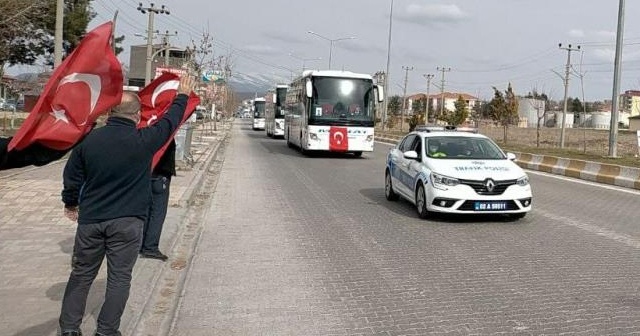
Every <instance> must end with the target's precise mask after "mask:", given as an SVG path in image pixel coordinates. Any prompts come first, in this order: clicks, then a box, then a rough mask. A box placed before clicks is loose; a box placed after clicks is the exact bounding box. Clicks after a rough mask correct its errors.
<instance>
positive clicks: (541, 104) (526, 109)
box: [518, 98, 545, 128]
mask: <svg viewBox="0 0 640 336" xmlns="http://www.w3.org/2000/svg"><path fill="white" fill-rule="evenodd" d="M544 110H545V101H544V100H541V99H534V98H519V99H518V116H519V117H520V124H524V123H523V122H522V118H525V119H526V120H527V121H526V125H527V126H526V127H532V128H536V127H538V113H540V117H543V116H544ZM544 120H545V118H544V117H543V118H542V119H540V126H541V127H542V126H543V125H544Z"/></svg>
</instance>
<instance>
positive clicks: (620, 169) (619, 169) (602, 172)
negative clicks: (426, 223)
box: [376, 133, 640, 189]
mask: <svg viewBox="0 0 640 336" xmlns="http://www.w3.org/2000/svg"><path fill="white" fill-rule="evenodd" d="M400 139H402V136H397V135H391V134H384V133H383V134H376V141H380V142H384V143H388V144H396V143H397V142H398V141H399V140H400ZM514 154H516V163H517V164H518V165H520V166H521V167H522V168H526V169H531V170H537V171H542V172H546V173H550V174H556V175H563V176H568V177H574V178H578V179H582V180H587V181H593V182H599V183H604V184H610V185H616V186H619V187H626V188H632V189H640V168H634V167H627V166H619V165H612V164H606V163H600V162H594V161H585V160H575V159H567V158H562V157H557V156H550V155H539V154H530V153H518V152H516V153H514Z"/></svg>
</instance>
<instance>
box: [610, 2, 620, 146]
mask: <svg viewBox="0 0 640 336" xmlns="http://www.w3.org/2000/svg"><path fill="white" fill-rule="evenodd" d="M623 35H624V0H620V3H619V4H618V31H617V33H616V56H615V61H614V66H613V94H612V96H611V126H610V127H609V156H610V157H617V156H618V109H619V105H620V102H619V97H620V94H619V93H618V91H619V90H620V89H619V88H620V73H621V71H622V69H621V68H622V42H623V40H622V37H623Z"/></svg>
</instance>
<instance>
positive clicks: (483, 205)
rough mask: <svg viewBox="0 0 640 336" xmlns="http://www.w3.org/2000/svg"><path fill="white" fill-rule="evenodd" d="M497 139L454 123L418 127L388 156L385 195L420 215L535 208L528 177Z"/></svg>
mask: <svg viewBox="0 0 640 336" xmlns="http://www.w3.org/2000/svg"><path fill="white" fill-rule="evenodd" d="M514 160H515V155H514V154H513V153H506V154H505V153H504V152H503V151H502V150H501V149H500V147H498V145H496V143H495V142H493V141H492V140H491V139H489V138H488V137H486V136H484V135H481V134H477V133H475V132H466V131H463V130H462V129H456V128H454V127H442V126H439V127H438V126H434V127H426V126H423V127H422V128H418V131H414V132H412V133H409V134H408V135H407V136H405V137H404V138H403V139H402V140H401V141H400V142H399V143H398V144H397V145H396V146H395V147H394V148H392V149H391V150H390V151H389V154H388V155H387V167H386V169H385V196H386V198H387V199H388V200H390V201H395V200H397V199H398V197H403V198H406V199H407V200H409V201H410V202H411V203H413V204H415V206H416V208H417V210H418V214H419V215H420V217H421V218H428V217H429V215H430V213H432V212H444V213H455V214H477V213H483V214H508V215H509V216H511V217H513V218H515V219H519V218H522V217H524V216H525V215H526V214H527V212H529V211H530V210H531V198H532V193H531V186H530V185H529V177H528V176H527V174H526V173H525V172H524V170H522V168H520V167H519V166H518V165H517V164H515V162H513V161H514Z"/></svg>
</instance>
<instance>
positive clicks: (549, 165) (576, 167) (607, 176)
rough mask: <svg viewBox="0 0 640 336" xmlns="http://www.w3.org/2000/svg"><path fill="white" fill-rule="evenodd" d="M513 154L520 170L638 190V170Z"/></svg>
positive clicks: (580, 161) (639, 179)
mask: <svg viewBox="0 0 640 336" xmlns="http://www.w3.org/2000/svg"><path fill="white" fill-rule="evenodd" d="M514 154H516V163H517V164H518V165H520V166H521V167H522V168H527V169H532V170H538V171H543V172H547V173H550V174H555V175H563V176H568V177H573V178H577V179H581V180H587V181H592V182H598V183H604V184H611V185H615V186H619V187H625V188H632V189H640V168H634V167H626V166H618V165H612V164H606V163H599V162H593V161H584V160H576V159H566V158H561V157H557V156H549V155H539V154H529V153H514Z"/></svg>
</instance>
